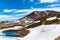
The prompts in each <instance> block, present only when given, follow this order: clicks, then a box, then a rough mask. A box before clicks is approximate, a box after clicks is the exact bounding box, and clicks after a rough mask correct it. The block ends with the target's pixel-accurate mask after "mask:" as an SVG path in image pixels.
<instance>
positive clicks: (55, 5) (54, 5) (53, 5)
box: [49, 4, 60, 7]
mask: <svg viewBox="0 0 60 40" xmlns="http://www.w3.org/2000/svg"><path fill="white" fill-rule="evenodd" d="M57 6H60V4H52V5H49V7H57Z"/></svg>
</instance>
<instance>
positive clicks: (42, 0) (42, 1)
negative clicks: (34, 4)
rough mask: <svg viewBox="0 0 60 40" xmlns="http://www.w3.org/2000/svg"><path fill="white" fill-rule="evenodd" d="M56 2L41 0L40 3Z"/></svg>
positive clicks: (54, 0)
mask: <svg viewBox="0 0 60 40" xmlns="http://www.w3.org/2000/svg"><path fill="white" fill-rule="evenodd" d="M51 2H56V0H40V3H51Z"/></svg>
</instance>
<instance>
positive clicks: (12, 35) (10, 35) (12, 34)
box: [3, 32, 24, 37]
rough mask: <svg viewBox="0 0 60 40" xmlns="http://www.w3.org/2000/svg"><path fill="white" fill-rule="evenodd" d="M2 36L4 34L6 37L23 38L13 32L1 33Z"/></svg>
mask: <svg viewBox="0 0 60 40" xmlns="http://www.w3.org/2000/svg"><path fill="white" fill-rule="evenodd" d="M3 34H5V36H6V37H24V36H23V35H20V34H17V33H14V32H3Z"/></svg>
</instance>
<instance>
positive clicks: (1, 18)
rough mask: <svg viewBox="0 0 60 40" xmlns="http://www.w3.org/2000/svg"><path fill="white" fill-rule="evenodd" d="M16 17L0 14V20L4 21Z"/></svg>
mask: <svg viewBox="0 0 60 40" xmlns="http://www.w3.org/2000/svg"><path fill="white" fill-rule="evenodd" d="M16 19H18V18H16V17H13V16H11V15H0V21H6V20H9V21H12V20H16Z"/></svg>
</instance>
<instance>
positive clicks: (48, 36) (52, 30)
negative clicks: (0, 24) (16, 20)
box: [0, 24, 60, 40]
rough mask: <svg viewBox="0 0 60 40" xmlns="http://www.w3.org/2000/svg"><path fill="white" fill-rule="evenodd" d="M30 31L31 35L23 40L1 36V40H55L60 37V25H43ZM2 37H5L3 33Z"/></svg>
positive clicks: (0, 33) (22, 39)
mask: <svg viewBox="0 0 60 40" xmlns="http://www.w3.org/2000/svg"><path fill="white" fill-rule="evenodd" d="M28 30H30V33H29V34H28V35H27V36H25V37H23V38H21V37H17V38H16V37H5V36H0V40H54V39H55V38H56V37H58V36H60V24H53V25H41V26H38V27H35V28H30V29H28ZM0 35H4V34H3V33H2V31H1V32H0Z"/></svg>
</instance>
